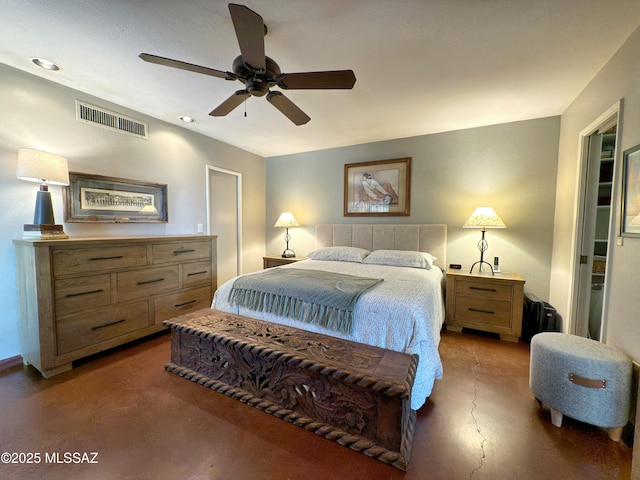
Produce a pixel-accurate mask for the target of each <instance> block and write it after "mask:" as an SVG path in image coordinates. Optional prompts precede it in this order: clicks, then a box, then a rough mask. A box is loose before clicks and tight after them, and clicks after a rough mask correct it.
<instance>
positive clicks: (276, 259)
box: [262, 255, 307, 268]
mask: <svg viewBox="0 0 640 480" xmlns="http://www.w3.org/2000/svg"><path fill="white" fill-rule="evenodd" d="M306 259H307V257H293V258H283V257H282V256H281V255H267V256H266V257H262V268H271V267H279V266H280V265H286V264H288V263H294V262H299V261H300V260H306Z"/></svg>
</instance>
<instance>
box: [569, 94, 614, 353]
mask: <svg viewBox="0 0 640 480" xmlns="http://www.w3.org/2000/svg"><path fill="white" fill-rule="evenodd" d="M612 109H613V110H612ZM612 109H610V110H608V111H607V112H606V113H605V114H604V115H603V116H601V117H600V119H599V120H598V121H596V122H595V125H593V127H592V128H589V129H587V130H586V131H584V132H582V133H581V145H582V146H583V148H582V155H581V158H582V169H581V170H582V175H581V179H582V180H581V185H582V189H581V190H582V192H581V202H580V203H579V205H580V209H581V211H580V212H579V222H578V223H579V230H578V232H579V233H578V248H577V252H578V255H577V258H576V264H575V267H574V269H575V270H574V271H575V274H576V283H575V285H576V286H577V288H576V294H575V297H574V298H575V305H576V308H575V309H574V311H575V316H574V318H573V322H572V324H573V333H575V334H576V335H579V336H582V337H587V338H591V339H593V340H597V341H604V340H605V335H606V311H607V309H606V301H607V298H608V295H607V286H608V285H607V281H606V279H607V273H608V269H607V266H608V265H609V263H610V262H608V261H607V259H608V256H609V250H610V246H611V242H612V241H615V237H616V235H615V228H614V224H615V221H614V218H613V215H612V207H613V204H612V201H613V198H614V172H615V158H616V145H617V133H618V115H619V106H618V105H614V107H612Z"/></svg>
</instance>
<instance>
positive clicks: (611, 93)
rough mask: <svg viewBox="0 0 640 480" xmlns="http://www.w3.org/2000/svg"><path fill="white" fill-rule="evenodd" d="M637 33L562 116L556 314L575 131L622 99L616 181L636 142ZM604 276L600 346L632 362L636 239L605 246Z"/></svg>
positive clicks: (639, 355)
mask: <svg viewBox="0 0 640 480" xmlns="http://www.w3.org/2000/svg"><path fill="white" fill-rule="evenodd" d="M638 58H640V29H638V30H636V31H635V32H634V33H633V34H632V35H631V36H630V37H629V39H628V40H627V41H626V43H625V44H624V45H623V46H622V47H621V48H620V50H619V51H618V52H617V53H616V54H615V55H614V56H613V57H612V58H611V60H610V61H609V62H608V63H607V64H606V65H605V66H604V67H603V69H602V70H601V71H600V72H599V73H598V75H597V76H596V77H595V78H594V79H593V80H592V81H591V82H590V83H589V85H588V86H587V87H586V88H585V90H584V91H583V92H582V93H581V94H580V95H579V96H578V97H577V98H576V100H575V101H574V102H573V103H572V104H571V105H570V106H569V108H567V110H566V111H565V112H564V113H563V114H562V122H561V136H560V150H559V160H558V162H559V163H558V181H557V182H558V183H557V189H558V195H557V203H556V219H555V240H554V251H553V264H552V277H551V287H552V290H551V291H552V295H551V301H552V303H553V304H554V306H556V307H557V308H559V309H560V311H561V312H565V311H567V310H568V305H569V303H570V296H571V295H570V293H571V290H570V287H571V283H572V260H573V257H574V256H573V253H572V252H573V246H574V245H575V235H576V234H577V233H576V232H574V225H575V224H576V211H577V208H576V205H577V199H578V188H579V186H578V184H577V181H576V179H577V178H578V171H579V166H580V163H579V160H580V159H579V153H578V138H579V134H580V132H581V131H582V130H583V129H585V128H586V127H588V126H589V125H590V124H591V123H592V122H594V121H595V120H596V119H597V118H598V117H599V116H600V115H601V114H603V113H604V112H605V111H606V110H607V109H608V108H609V107H611V106H612V105H613V104H614V103H616V102H618V101H619V100H621V99H622V101H623V105H622V115H621V122H620V124H619V129H620V130H619V135H618V138H619V140H618V151H617V162H616V164H617V165H616V172H615V176H616V179H615V182H616V183H617V185H618V187H619V186H620V182H621V180H622V161H620V159H621V158H622V156H621V155H622V152H623V151H624V150H626V149H628V148H631V147H633V146H634V145H637V144H639V143H640V64H639V63H638ZM620 195H621V191H620V188H617V189H616V192H615V195H614V198H613V199H612V205H613V206H614V208H613V209H612V215H613V218H614V219H615V229H616V230H618V229H619V228H620V198H621V197H620ZM609 245H610V246H609V263H610V265H609V267H610V269H611V270H610V275H609V276H608V277H607V283H608V284H609V286H608V293H609V297H608V298H607V299H606V301H607V305H608V306H607V309H606V311H605V312H604V320H605V321H606V322H607V329H606V342H607V343H609V344H612V345H615V346H617V347H618V348H620V349H621V350H623V351H624V352H625V353H626V354H627V355H629V356H630V357H631V358H633V359H634V360H637V361H640V328H638V324H639V322H640V320H639V319H638V312H640V297H639V296H638V285H639V284H640V238H624V243H623V245H620V246H617V245H616V244H615V242H612V243H611V242H610V244H609Z"/></svg>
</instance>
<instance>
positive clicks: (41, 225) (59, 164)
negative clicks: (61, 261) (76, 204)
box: [16, 148, 69, 238]
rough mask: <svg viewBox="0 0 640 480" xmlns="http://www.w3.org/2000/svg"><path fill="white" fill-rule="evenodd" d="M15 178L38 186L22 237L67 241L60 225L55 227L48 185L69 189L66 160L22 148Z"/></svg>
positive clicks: (50, 154)
mask: <svg viewBox="0 0 640 480" xmlns="http://www.w3.org/2000/svg"><path fill="white" fill-rule="evenodd" d="M16 177H18V178H19V179H21V180H27V181H29V182H38V183H40V190H39V191H38V193H37V196H36V207H35V211H34V214H33V223H32V224H25V225H24V233H25V235H33V236H40V237H42V236H43V235H47V236H55V238H68V236H67V235H66V234H65V233H64V230H63V228H62V225H56V222H55V219H54V216H53V202H52V201H51V192H50V191H49V185H69V169H68V166H67V159H66V158H64V157H61V156H59V155H54V154H52V153H47V152H41V151H38V150H30V149H27V148H21V149H20V150H18V167H17V169H16Z"/></svg>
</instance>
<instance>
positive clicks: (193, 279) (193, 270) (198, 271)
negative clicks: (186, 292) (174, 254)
mask: <svg viewBox="0 0 640 480" xmlns="http://www.w3.org/2000/svg"><path fill="white" fill-rule="evenodd" d="M198 285H211V264H210V263H209V262H196V263H186V264H184V265H182V288H191V287H197V286H198Z"/></svg>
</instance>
